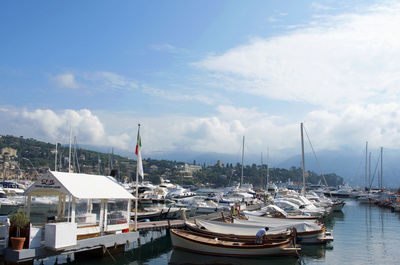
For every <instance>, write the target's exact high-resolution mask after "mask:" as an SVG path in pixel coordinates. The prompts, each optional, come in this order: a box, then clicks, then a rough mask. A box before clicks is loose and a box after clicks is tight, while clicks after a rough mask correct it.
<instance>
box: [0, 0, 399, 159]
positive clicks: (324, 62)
mask: <svg viewBox="0 0 400 265" xmlns="http://www.w3.org/2000/svg"><path fill="white" fill-rule="evenodd" d="M399 29H400V2H398V1H361V0H360V1H333V0H322V1H307V0H305V1H297V0H292V1H278V0H277V1H263V0H260V1H255V0H254V1H223V0H221V1H214V0H204V1H184V0H181V1H177V0H172V1H118V2H110V1H99V0H96V1H94V0H93V1H1V3H0V36H2V37H1V41H0V134H12V135H16V136H24V137H33V138H37V139H40V140H45V141H48V142H54V143H55V142H61V143H67V142H68V137H69V136H68V135H69V128H70V127H71V128H72V133H73V135H75V136H76V137H77V141H78V143H80V144H88V145H95V146H105V147H114V148H118V149H121V150H126V151H132V152H133V148H134V145H135V144H136V133H137V124H138V123H140V124H141V125H142V144H143V153H144V155H145V156H151V155H152V154H155V153H158V154H159V153H163V152H165V153H167V152H179V151H185V152H213V153H224V154H237V153H240V148H241V141H242V137H243V136H245V137H246V147H245V151H246V153H249V154H260V152H266V149H267V146H268V148H269V150H270V153H271V155H273V156H275V157H285V156H292V155H296V154H298V153H299V152H300V129H299V127H300V123H301V122H304V124H305V127H306V128H307V132H308V134H309V135H310V137H311V140H312V142H313V146H314V148H315V149H317V150H337V149H341V148H351V149H353V150H360V153H361V152H362V150H363V146H364V145H365V141H366V140H368V141H369V144H370V147H371V148H378V147H379V146H384V147H390V148H394V149H400V34H399Z"/></svg>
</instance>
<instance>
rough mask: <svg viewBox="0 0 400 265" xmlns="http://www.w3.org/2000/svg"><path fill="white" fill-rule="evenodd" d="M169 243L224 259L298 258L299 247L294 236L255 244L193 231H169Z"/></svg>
mask: <svg viewBox="0 0 400 265" xmlns="http://www.w3.org/2000/svg"><path fill="white" fill-rule="evenodd" d="M170 234H171V241H172V245H173V247H174V248H179V249H183V250H186V251H191V252H195V253H200V254H205V255H213V256H226V257H263V256H287V255H292V256H296V257H298V256H299V251H300V250H301V249H300V248H299V247H296V244H295V234H292V236H291V237H290V238H287V239H284V240H266V241H265V242H263V244H256V243H255V240H246V239H239V238H232V237H229V236H227V237H222V238H216V237H214V236H213V235H207V234H203V233H198V232H194V231H188V230H182V229H171V230H170Z"/></svg>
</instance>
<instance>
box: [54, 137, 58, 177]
mask: <svg viewBox="0 0 400 265" xmlns="http://www.w3.org/2000/svg"><path fill="white" fill-rule="evenodd" d="M57 146H58V143H56V153H55V155H54V171H57Z"/></svg>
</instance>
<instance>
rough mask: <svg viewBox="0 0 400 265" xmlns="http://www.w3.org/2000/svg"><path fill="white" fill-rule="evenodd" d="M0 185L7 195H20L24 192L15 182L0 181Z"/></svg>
mask: <svg viewBox="0 0 400 265" xmlns="http://www.w3.org/2000/svg"><path fill="white" fill-rule="evenodd" d="M0 187H1V188H2V189H3V191H4V192H5V193H6V195H7V196H15V195H20V196H22V195H23V194H24V192H25V191H24V189H23V188H21V187H20V186H19V185H18V184H17V183H15V182H11V181H2V182H0Z"/></svg>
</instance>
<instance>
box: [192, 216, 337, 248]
mask: <svg viewBox="0 0 400 265" xmlns="http://www.w3.org/2000/svg"><path fill="white" fill-rule="evenodd" d="M247 217H248V218H249V219H248V220H237V219H235V220H234V223H224V222H217V221H209V220H196V224H197V225H198V226H199V227H204V228H205V229H206V230H208V231H210V232H215V233H222V234H235V235H237V236H255V234H256V233H257V231H258V230H260V229H262V228H264V227H266V226H268V227H269V230H268V232H267V235H270V234H280V233H283V232H285V231H287V230H288V229H292V228H296V230H297V240H298V242H299V243H301V244H320V243H326V242H329V241H332V240H333V237H332V236H330V234H329V233H326V231H325V228H324V226H323V225H320V224H317V223H316V222H315V221H313V220H291V219H279V218H268V217H256V216H247Z"/></svg>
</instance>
